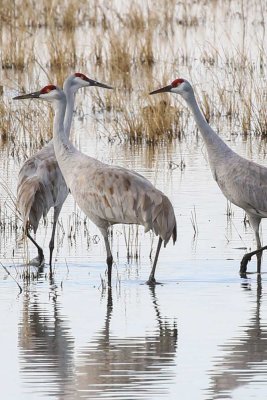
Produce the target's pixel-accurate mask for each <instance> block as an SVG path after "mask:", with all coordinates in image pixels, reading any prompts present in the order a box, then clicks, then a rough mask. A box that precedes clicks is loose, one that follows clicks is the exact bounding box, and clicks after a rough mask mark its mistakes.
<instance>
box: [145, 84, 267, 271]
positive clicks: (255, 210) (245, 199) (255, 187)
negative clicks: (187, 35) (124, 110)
mask: <svg viewBox="0 0 267 400" xmlns="http://www.w3.org/2000/svg"><path fill="white" fill-rule="evenodd" d="M163 92H171V93H178V94H180V95H181V96H182V97H183V99H184V100H185V101H186V103H187V105H188V106H189V108H190V110H191V111H192V113H193V116H194V119H195V122H196V124H197V126H198V128H199V130H200V133H201V134H202V137H203V139H204V142H205V145H206V148H207V151H208V158H209V164H210V168H211V172H212V175H213V178H214V179H215V181H216V182H217V184H218V185H219V188H220V189H221V191H222V193H223V194H224V195H225V197H226V198H227V199H228V200H229V201H230V202H232V203H233V204H235V205H237V206H238V207H241V208H243V210H245V212H246V214H247V216H248V218H249V222H250V225H251V226H252V228H253V230H254V232H255V237H256V243H257V250H255V251H252V252H250V253H247V254H245V255H244V257H243V259H242V260H241V264H240V273H241V274H245V273H246V270H247V263H248V262H249V261H250V259H251V257H252V256H253V255H255V254H256V255H257V272H258V273H260V271H261V257H262V251H263V250H265V249H267V246H264V247H261V240H260V235H259V226H260V222H261V219H262V218H266V217H267V168H266V167H264V166H262V165H259V164H256V163H255V162H253V161H250V160H247V159H245V158H243V157H241V156H239V155H238V154H237V153H235V152H234V151H233V150H232V149H230V147H228V146H227V144H226V143H224V141H223V140H222V139H221V138H220V137H219V136H218V135H217V134H216V133H215V132H214V131H213V130H212V128H211V127H210V125H209V124H208V123H207V121H206V120H205V118H204V116H203V114H202V113H201V111H200V109H199V106H198V104H197V101H196V99H195V95H194V91H193V88H192V86H191V85H190V83H189V82H188V81H187V80H185V79H181V78H179V79H175V80H174V81H173V82H172V83H171V84H170V85H168V86H165V87H163V88H161V89H157V90H154V91H153V92H151V93H150V94H156V93H163Z"/></svg>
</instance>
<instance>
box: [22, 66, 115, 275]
mask: <svg viewBox="0 0 267 400" xmlns="http://www.w3.org/2000/svg"><path fill="white" fill-rule="evenodd" d="M87 86H97V87H102V88H106V89H112V88H111V87H110V86H108V85H105V84H103V83H99V82H97V81H95V80H92V79H89V78H88V77H87V76H85V75H84V74H82V73H80V72H77V73H75V74H72V75H70V76H69V77H68V78H67V79H66V80H65V82H64V85H63V90H64V92H65V94H66V98H67V108H66V113H65V119H64V129H65V134H66V135H67V137H69V135H70V129H71V123H72V117H73V110H74V100H75V94H76V92H77V90H78V89H80V88H82V87H87ZM68 193H69V189H68V188H67V186H66V183H65V180H64V178H63V175H62V173H61V171H60V168H59V166H58V163H57V159H56V156H55V151H54V145H53V140H50V142H49V143H48V144H47V145H45V146H44V147H43V148H42V149H41V150H39V151H38V152H37V153H36V154H34V155H33V156H31V157H29V158H28V159H27V160H26V161H25V163H24V164H23V166H22V167H21V169H20V172H19V177H18V185H17V208H18V210H19V212H20V214H21V216H22V220H23V228H24V232H25V233H26V235H27V236H28V238H29V239H30V240H31V241H32V242H33V243H34V245H35V246H36V247H37V250H38V256H37V257H36V258H35V259H34V260H33V261H34V263H35V264H37V265H38V266H40V265H42V264H43V262H44V253H43V249H42V248H41V247H40V245H39V244H38V243H37V242H36V241H35V239H34V238H33V237H32V236H31V234H30V233H29V229H30V228H32V229H33V231H34V234H36V231H37V229H38V225H39V221H40V219H41V217H42V216H43V217H46V215H47V213H48V211H49V210H50V208H51V207H53V208H54V219H53V228H52V235H51V239H50V243H49V249H50V257H49V265H50V272H51V267H52V254H53V250H54V240H55V231H56V224H57V220H58V217H59V214H60V211H61V208H62V206H63V203H64V202H65V200H66V198H67V196H68Z"/></svg>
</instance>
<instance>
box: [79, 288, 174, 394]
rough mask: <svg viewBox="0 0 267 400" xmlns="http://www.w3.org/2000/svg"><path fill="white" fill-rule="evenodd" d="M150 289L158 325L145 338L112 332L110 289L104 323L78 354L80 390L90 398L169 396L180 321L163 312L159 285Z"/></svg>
mask: <svg viewBox="0 0 267 400" xmlns="http://www.w3.org/2000/svg"><path fill="white" fill-rule="evenodd" d="M149 290H150V294H151V298H152V303H153V309H154V312H155V318H156V323H157V327H156V329H155V330H154V331H153V333H151V332H149V333H147V334H146V333H145V334H144V336H141V337H116V336H115V335H112V331H111V328H110V325H111V319H112V313H113V302H112V292H111V290H109V291H108V296H107V313H106V318H105V323H104V326H103V328H102V329H101V330H100V331H99V332H98V333H97V334H96V335H95V338H94V340H91V341H90V343H88V345H87V346H85V347H84V348H83V349H81V350H80V353H79V355H78V362H77V367H76V384H77V388H76V389H77V391H78V393H79V392H80V393H82V394H83V395H84V396H89V395H90V399H94V398H99V397H98V396H99V395H100V393H101V394H102V395H104V397H105V398H109V399H111V398H115V397H116V396H125V395H126V394H127V399H133V398H137V397H138V398H145V397H146V398H153V395H155V396H156V395H159V394H160V395H161V398H164V397H165V396H167V397H168V389H169V386H170V384H171V383H172V382H174V381H175V373H174V372H173V369H172V368H171V367H172V366H173V365H174V364H175V357H176V348H177V339H178V331H177V323H176V320H175V319H174V320H169V319H168V318H164V317H163V316H162V315H161V312H160V307H159V305H158V301H157V297H156V293H155V287H150V288H149ZM167 397H166V398H167Z"/></svg>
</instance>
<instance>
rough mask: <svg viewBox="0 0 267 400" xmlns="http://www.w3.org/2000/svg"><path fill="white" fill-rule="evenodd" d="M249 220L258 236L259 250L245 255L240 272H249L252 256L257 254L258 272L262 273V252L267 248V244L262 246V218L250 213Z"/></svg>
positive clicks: (243, 273)
mask: <svg viewBox="0 0 267 400" xmlns="http://www.w3.org/2000/svg"><path fill="white" fill-rule="evenodd" d="M248 218H249V222H250V224H251V226H252V228H253V229H254V232H255V237H256V242H257V250H254V251H251V252H250V253H247V254H245V255H244V257H243V258H242V260H241V263H240V274H241V275H245V274H246V272H247V265H248V263H249V261H250V260H251V257H252V256H254V255H256V257H257V273H258V274H260V272H261V259H262V252H263V250H266V249H267V246H264V247H262V246H261V239H260V234H259V226H260V222H261V218H259V217H257V216H255V215H248Z"/></svg>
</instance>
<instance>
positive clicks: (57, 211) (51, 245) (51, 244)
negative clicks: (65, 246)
mask: <svg viewBox="0 0 267 400" xmlns="http://www.w3.org/2000/svg"><path fill="white" fill-rule="evenodd" d="M61 208H62V205H60V206H56V207H54V220H53V228H52V235H51V239H50V242H49V249H50V257H49V265H50V274H52V254H53V250H54V246H55V233H56V226H57V220H58V217H59V214H60V211H61Z"/></svg>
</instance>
